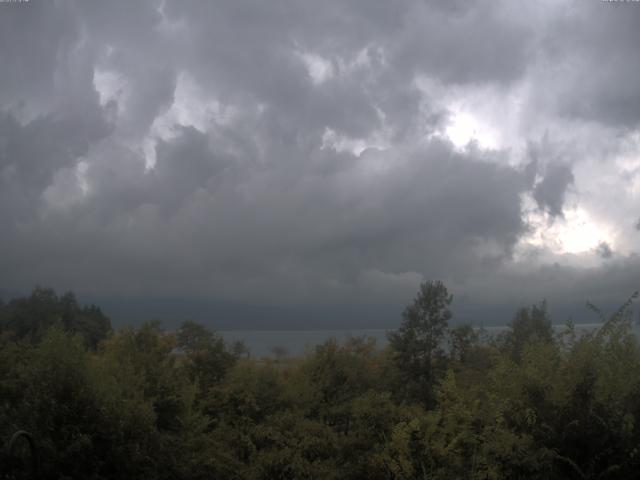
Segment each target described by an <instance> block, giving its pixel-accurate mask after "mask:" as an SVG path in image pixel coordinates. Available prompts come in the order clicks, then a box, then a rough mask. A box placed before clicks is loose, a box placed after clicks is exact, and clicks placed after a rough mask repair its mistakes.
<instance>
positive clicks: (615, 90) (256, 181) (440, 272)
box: [0, 0, 640, 327]
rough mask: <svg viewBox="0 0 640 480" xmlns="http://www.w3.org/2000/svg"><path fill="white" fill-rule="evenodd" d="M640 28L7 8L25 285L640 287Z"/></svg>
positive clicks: (514, 8)
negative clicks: (432, 283)
mask: <svg viewBox="0 0 640 480" xmlns="http://www.w3.org/2000/svg"><path fill="white" fill-rule="evenodd" d="M639 45H640V3H634V2H628V3H623V2H602V1H599V0H580V1H579V0H575V1H564V0H554V1H551V0H544V1H535V2H534V1H531V2H514V1H507V0H504V1H500V0H487V1H464V0H455V1H453V0H448V1H446V2H445V1H428V0H397V1H393V2H391V1H388V0H351V1H338V0H336V1H334V0H325V1H322V2H318V1H295V0H272V1H262V0H253V1H245V0H216V1H205V0H201V1H186V0H183V1H168V0H167V1H155V0H154V1H142V0H140V1H135V2H132V1H128V0H127V1H124V0H122V1H109V2H106V1H77V2H74V1H62V0H61V1H55V0H51V1H44V0H43V1H37V0H31V1H28V2H21V3H0V290H2V291H4V292H20V291H28V290H30V289H31V288H32V287H33V286H34V285H36V284H41V285H47V286H52V287H55V288H56V289H58V290H60V291H63V290H68V289H71V290H73V291H75V292H77V293H78V294H79V295H80V297H81V299H82V296H83V295H85V296H87V297H89V298H109V299H111V300H110V301H111V302H112V304H113V302H116V303H117V302H121V303H120V305H121V306H122V305H132V304H135V303H136V302H138V303H139V304H140V305H142V304H144V302H151V303H153V301H154V300H153V299H163V301H165V302H172V301H175V302H178V303H176V305H177V304H179V305H182V306H185V305H196V304H197V305H200V307H201V308H203V309H204V310H203V311H206V308H207V307H206V306H205V307H203V305H208V304H214V303H216V302H218V303H223V304H225V305H231V306H232V307H229V308H231V309H233V308H234V307H233V306H234V305H235V306H237V307H238V309H237V311H236V312H235V313H234V314H230V315H231V316H232V317H233V318H234V319H235V320H234V322H238V326H241V325H242V324H243V322H245V321H250V320H249V319H248V317H250V316H255V315H256V314H255V311H256V310H250V309H249V310H247V309H246V308H248V307H249V306H252V308H253V307H255V306H260V305H263V306H270V307H271V308H276V309H279V308H285V309H286V308H291V309H292V310H291V311H296V312H298V313H296V314H295V315H296V318H297V320H296V322H298V323H299V324H300V325H301V326H305V321H306V320H305V318H304V315H299V312H301V311H305V310H307V311H313V312H315V316H313V315H311V316H310V317H309V318H311V317H313V318H314V320H313V322H314V326H317V325H322V322H323V321H324V320H323V318H322V315H320V314H318V312H322V311H325V310H323V309H332V310H331V311H332V312H333V313H332V314H331V315H329V316H332V315H333V316H334V318H338V317H340V315H342V316H343V317H345V318H346V317H347V316H348V315H352V316H357V315H358V314H357V313H353V312H354V311H357V308H358V306H360V307H362V308H364V307H365V306H366V308H368V309H369V310H368V311H369V312H371V311H379V312H387V311H395V310H394V309H396V310H397V311H398V313H399V310H398V306H402V305H404V304H406V303H407V302H409V301H410V300H411V298H412V297H413V295H414V294H415V292H416V290H417V288H418V285H419V284H420V282H421V281H424V280H427V279H442V280H444V281H445V282H446V284H447V286H448V287H449V289H450V291H452V292H453V294H454V295H455V298H456V303H455V305H457V306H458V308H459V309H462V310H463V309H464V308H467V309H468V308H471V307H473V308H474V309H477V311H478V312H481V311H485V312H488V311H490V309H491V308H494V309H500V308H501V307H505V306H509V308H511V306H512V305H515V304H525V303H531V302H537V301H539V300H541V299H542V298H547V299H548V300H549V302H550V303H551V305H552V307H553V306H556V307H557V308H559V307H561V306H562V305H570V304H584V302H585V301H586V300H587V299H589V300H591V301H594V302H596V303H598V302H602V303H604V304H607V303H608V302H613V303H621V302H622V301H624V300H625V299H626V298H627V297H628V296H629V295H630V294H631V293H632V292H633V291H635V290H636V289H638V288H640V257H639V256H638V254H639V253H640V81H639V79H640V53H639V50H638V47H639ZM190 302H191V303H190ZM203 302H204V303H203ZM207 302H209V303H207ZM465 306H466V307H465ZM200 307H198V308H200ZM245 307H246V308H245ZM122 308H124V307H122ZM185 308H186V309H187V310H189V307H185ZM243 308H245V309H244V310H243ZM354 308H355V309H356V310H354ZM483 309H484V310H483ZM125 310H126V308H125ZM257 311H259V310H257ZM363 311H364V310H363ZM496 311H497V310H496ZM239 312H247V313H246V315H245V314H244V313H239ZM336 312H338V313H336ZM340 312H341V313H340ZM121 314H122V315H124V316H126V311H125V312H124V313H122V312H121ZM210 314H213V313H210ZM203 315H204V314H203ZM243 315H244V316H246V317H247V319H245V318H243ZM279 315H280V314H279ZM292 315H293V314H292ZM360 315H362V312H361V313H360ZM385 315H386V314H385ZM478 315H480V314H478ZM585 315H586V314H585ZM373 316H375V315H373ZM372 318H373V317H372ZM398 318H399V316H398V317H396V318H392V319H390V320H389V321H391V324H393V322H396V321H397V319H398ZM589 319H591V317H589ZM558 320H559V321H561V320H564V319H558ZM251 321H255V319H254V320H251ZM269 321H270V320H268V319H267V320H263V321H262V324H263V325H264V326H266V327H268V326H269V324H268V322H269ZM309 321H311V320H309ZM327 322H329V320H327ZM245 323H246V322H245ZM254 323H255V322H254ZM365 323H366V322H365ZM359 324H363V322H362V321H360V322H359Z"/></svg>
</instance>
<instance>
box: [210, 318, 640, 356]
mask: <svg viewBox="0 0 640 480" xmlns="http://www.w3.org/2000/svg"><path fill="white" fill-rule="evenodd" d="M601 325H602V324H600V323H580V324H576V330H577V331H578V332H588V331H591V330H594V329H597V328H598V327H600V326H601ZM478 328H479V327H478ZM483 328H484V330H485V331H486V332H487V333H488V334H489V335H491V336H493V335H497V334H499V333H500V332H503V331H504V330H505V329H506V328H507V327H506V326H492V327H483ZM553 328H554V330H556V331H558V332H559V331H561V330H562V329H563V328H565V325H564V324H558V325H554V326H553ZM390 331H393V329H351V330H349V329H342V330H226V331H224V330H223V331H220V332H219V333H220V334H221V335H222V337H223V338H224V339H225V341H228V342H231V341H234V340H242V341H243V342H244V343H245V345H246V346H247V347H248V348H249V351H250V352H251V355H252V356H254V357H264V356H270V355H273V352H272V350H273V348H275V347H279V348H280V347H281V348H283V349H284V351H286V353H287V355H292V356H296V355H302V354H303V353H305V352H306V351H307V350H309V349H313V347H315V346H316V345H320V344H321V343H324V342H325V341H327V340H328V339H330V338H335V339H336V340H338V341H341V342H342V341H344V340H346V339H347V338H349V337H362V336H367V337H373V338H375V339H376V342H377V344H378V346H380V347H381V348H382V347H384V346H386V345H387V332H390ZM634 332H635V333H636V335H638V336H640V329H639V327H638V326H637V325H634Z"/></svg>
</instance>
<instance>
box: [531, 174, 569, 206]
mask: <svg viewBox="0 0 640 480" xmlns="http://www.w3.org/2000/svg"><path fill="white" fill-rule="evenodd" d="M573 180H574V178H573V173H572V171H571V167H570V166H569V165H566V164H562V163H551V164H548V165H547V167H546V169H545V172H544V177H543V178H542V181H540V182H539V183H538V184H537V185H536V186H535V188H534V189H533V198H534V199H535V200H536V202H538V206H539V207H540V208H541V209H543V210H546V211H547V212H548V213H549V215H551V216H552V217H558V216H559V217H562V215H563V214H562V207H563V205H564V201H565V194H566V191H567V188H568V187H569V186H570V185H571V184H572V183H573Z"/></svg>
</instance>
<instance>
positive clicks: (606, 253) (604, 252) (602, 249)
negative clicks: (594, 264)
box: [596, 242, 613, 259]
mask: <svg viewBox="0 0 640 480" xmlns="http://www.w3.org/2000/svg"><path fill="white" fill-rule="evenodd" d="M596 253H597V254H598V255H600V257H602V258H604V259H609V258H611V257H613V250H612V249H611V247H610V246H609V244H608V243H607V242H600V243H599V244H598V246H597V247H596Z"/></svg>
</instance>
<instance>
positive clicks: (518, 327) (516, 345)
mask: <svg viewBox="0 0 640 480" xmlns="http://www.w3.org/2000/svg"><path fill="white" fill-rule="evenodd" d="M502 341H503V342H504V344H503V346H504V348H505V349H506V350H507V351H508V352H509V353H510V354H511V356H512V358H513V359H514V360H516V361H519V360H520V358H521V357H522V352H523V350H524V347H525V346H526V345H527V344H529V343H537V342H542V343H551V342H552V341H553V328H552V326H551V318H550V317H549V313H548V312H547V302H546V301H543V302H542V303H541V304H540V305H539V306H538V305H532V306H531V307H529V308H521V309H519V310H518V311H517V313H516V315H515V317H514V318H513V320H512V321H511V323H510V324H509V329H508V330H507V332H506V333H505V334H504V336H503V338H502Z"/></svg>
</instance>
